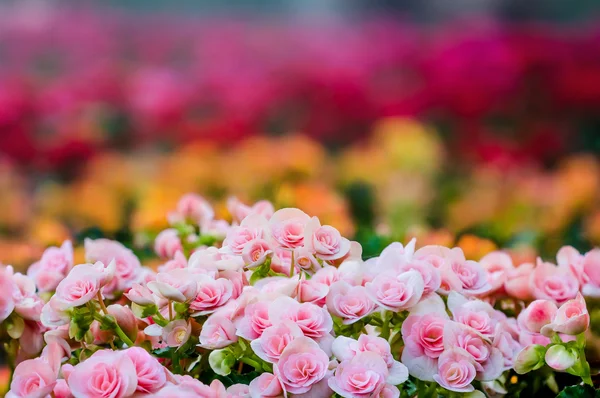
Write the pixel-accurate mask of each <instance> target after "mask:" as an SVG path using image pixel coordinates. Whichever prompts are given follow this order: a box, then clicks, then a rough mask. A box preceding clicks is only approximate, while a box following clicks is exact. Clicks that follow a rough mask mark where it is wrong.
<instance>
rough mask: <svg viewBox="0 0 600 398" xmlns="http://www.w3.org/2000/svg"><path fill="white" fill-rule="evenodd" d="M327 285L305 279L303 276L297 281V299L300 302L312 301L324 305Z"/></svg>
mask: <svg viewBox="0 0 600 398" xmlns="http://www.w3.org/2000/svg"><path fill="white" fill-rule="evenodd" d="M328 293H329V286H327V285H326V284H324V283H320V282H317V281H314V280H312V279H306V278H304V276H303V277H302V278H301V279H300V281H298V294H297V299H298V301H300V302H302V303H313V304H316V305H318V306H323V305H325V302H326V299H327V294H328Z"/></svg>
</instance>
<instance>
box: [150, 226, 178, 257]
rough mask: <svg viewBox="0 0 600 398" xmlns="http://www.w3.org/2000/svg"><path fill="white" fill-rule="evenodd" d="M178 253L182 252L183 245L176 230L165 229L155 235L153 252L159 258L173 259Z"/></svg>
mask: <svg viewBox="0 0 600 398" xmlns="http://www.w3.org/2000/svg"><path fill="white" fill-rule="evenodd" d="M180 251H183V245H182V243H181V239H180V238H179V233H178V232H177V230H176V229H174V228H167V229H165V230H163V231H161V232H160V233H159V234H158V235H156V239H155V240H154V252H155V253H156V254H157V255H158V256H159V257H162V258H173V257H175V253H177V252H180Z"/></svg>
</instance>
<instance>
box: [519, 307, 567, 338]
mask: <svg viewBox="0 0 600 398" xmlns="http://www.w3.org/2000/svg"><path fill="white" fill-rule="evenodd" d="M557 310H558V308H557V307H556V304H554V302H553V301H549V300H535V301H533V302H532V303H531V304H529V305H528V306H527V308H525V309H524V310H523V311H521V313H520V314H519V317H518V318H517V321H518V323H519V327H520V328H521V330H524V331H526V332H528V333H540V331H541V330H542V328H543V327H544V326H546V325H548V324H549V323H550V322H552V319H554V315H555V314H556V311H557Z"/></svg>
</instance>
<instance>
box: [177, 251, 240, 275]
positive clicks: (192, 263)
mask: <svg viewBox="0 0 600 398" xmlns="http://www.w3.org/2000/svg"><path fill="white" fill-rule="evenodd" d="M243 267H244V260H243V259H242V257H241V256H237V255H232V254H229V253H225V252H223V251H222V250H219V249H217V248H216V247H208V248H205V249H199V250H196V251H195V252H194V253H193V254H192V255H191V256H190V259H189V260H188V268H190V269H203V270H207V271H228V270H229V271H238V270H240V269H241V268H243Z"/></svg>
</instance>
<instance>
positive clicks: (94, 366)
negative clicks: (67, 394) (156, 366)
mask: <svg viewBox="0 0 600 398" xmlns="http://www.w3.org/2000/svg"><path fill="white" fill-rule="evenodd" d="M67 382H68V384H69V388H70V389H71V392H72V393H73V395H74V396H76V397H90V398H94V397H113V398H121V397H127V396H130V395H132V394H133V393H134V392H135V390H136V388H137V376H136V368H135V365H134V364H133V362H132V361H131V359H130V358H129V356H128V355H126V354H125V353H124V352H123V351H110V350H101V351H96V352H95V353H94V354H93V355H92V356H91V357H89V358H88V359H86V360H85V361H83V362H80V363H79V364H78V365H77V366H75V368H74V369H73V372H72V373H71V374H70V375H69V378H68V381H67Z"/></svg>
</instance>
